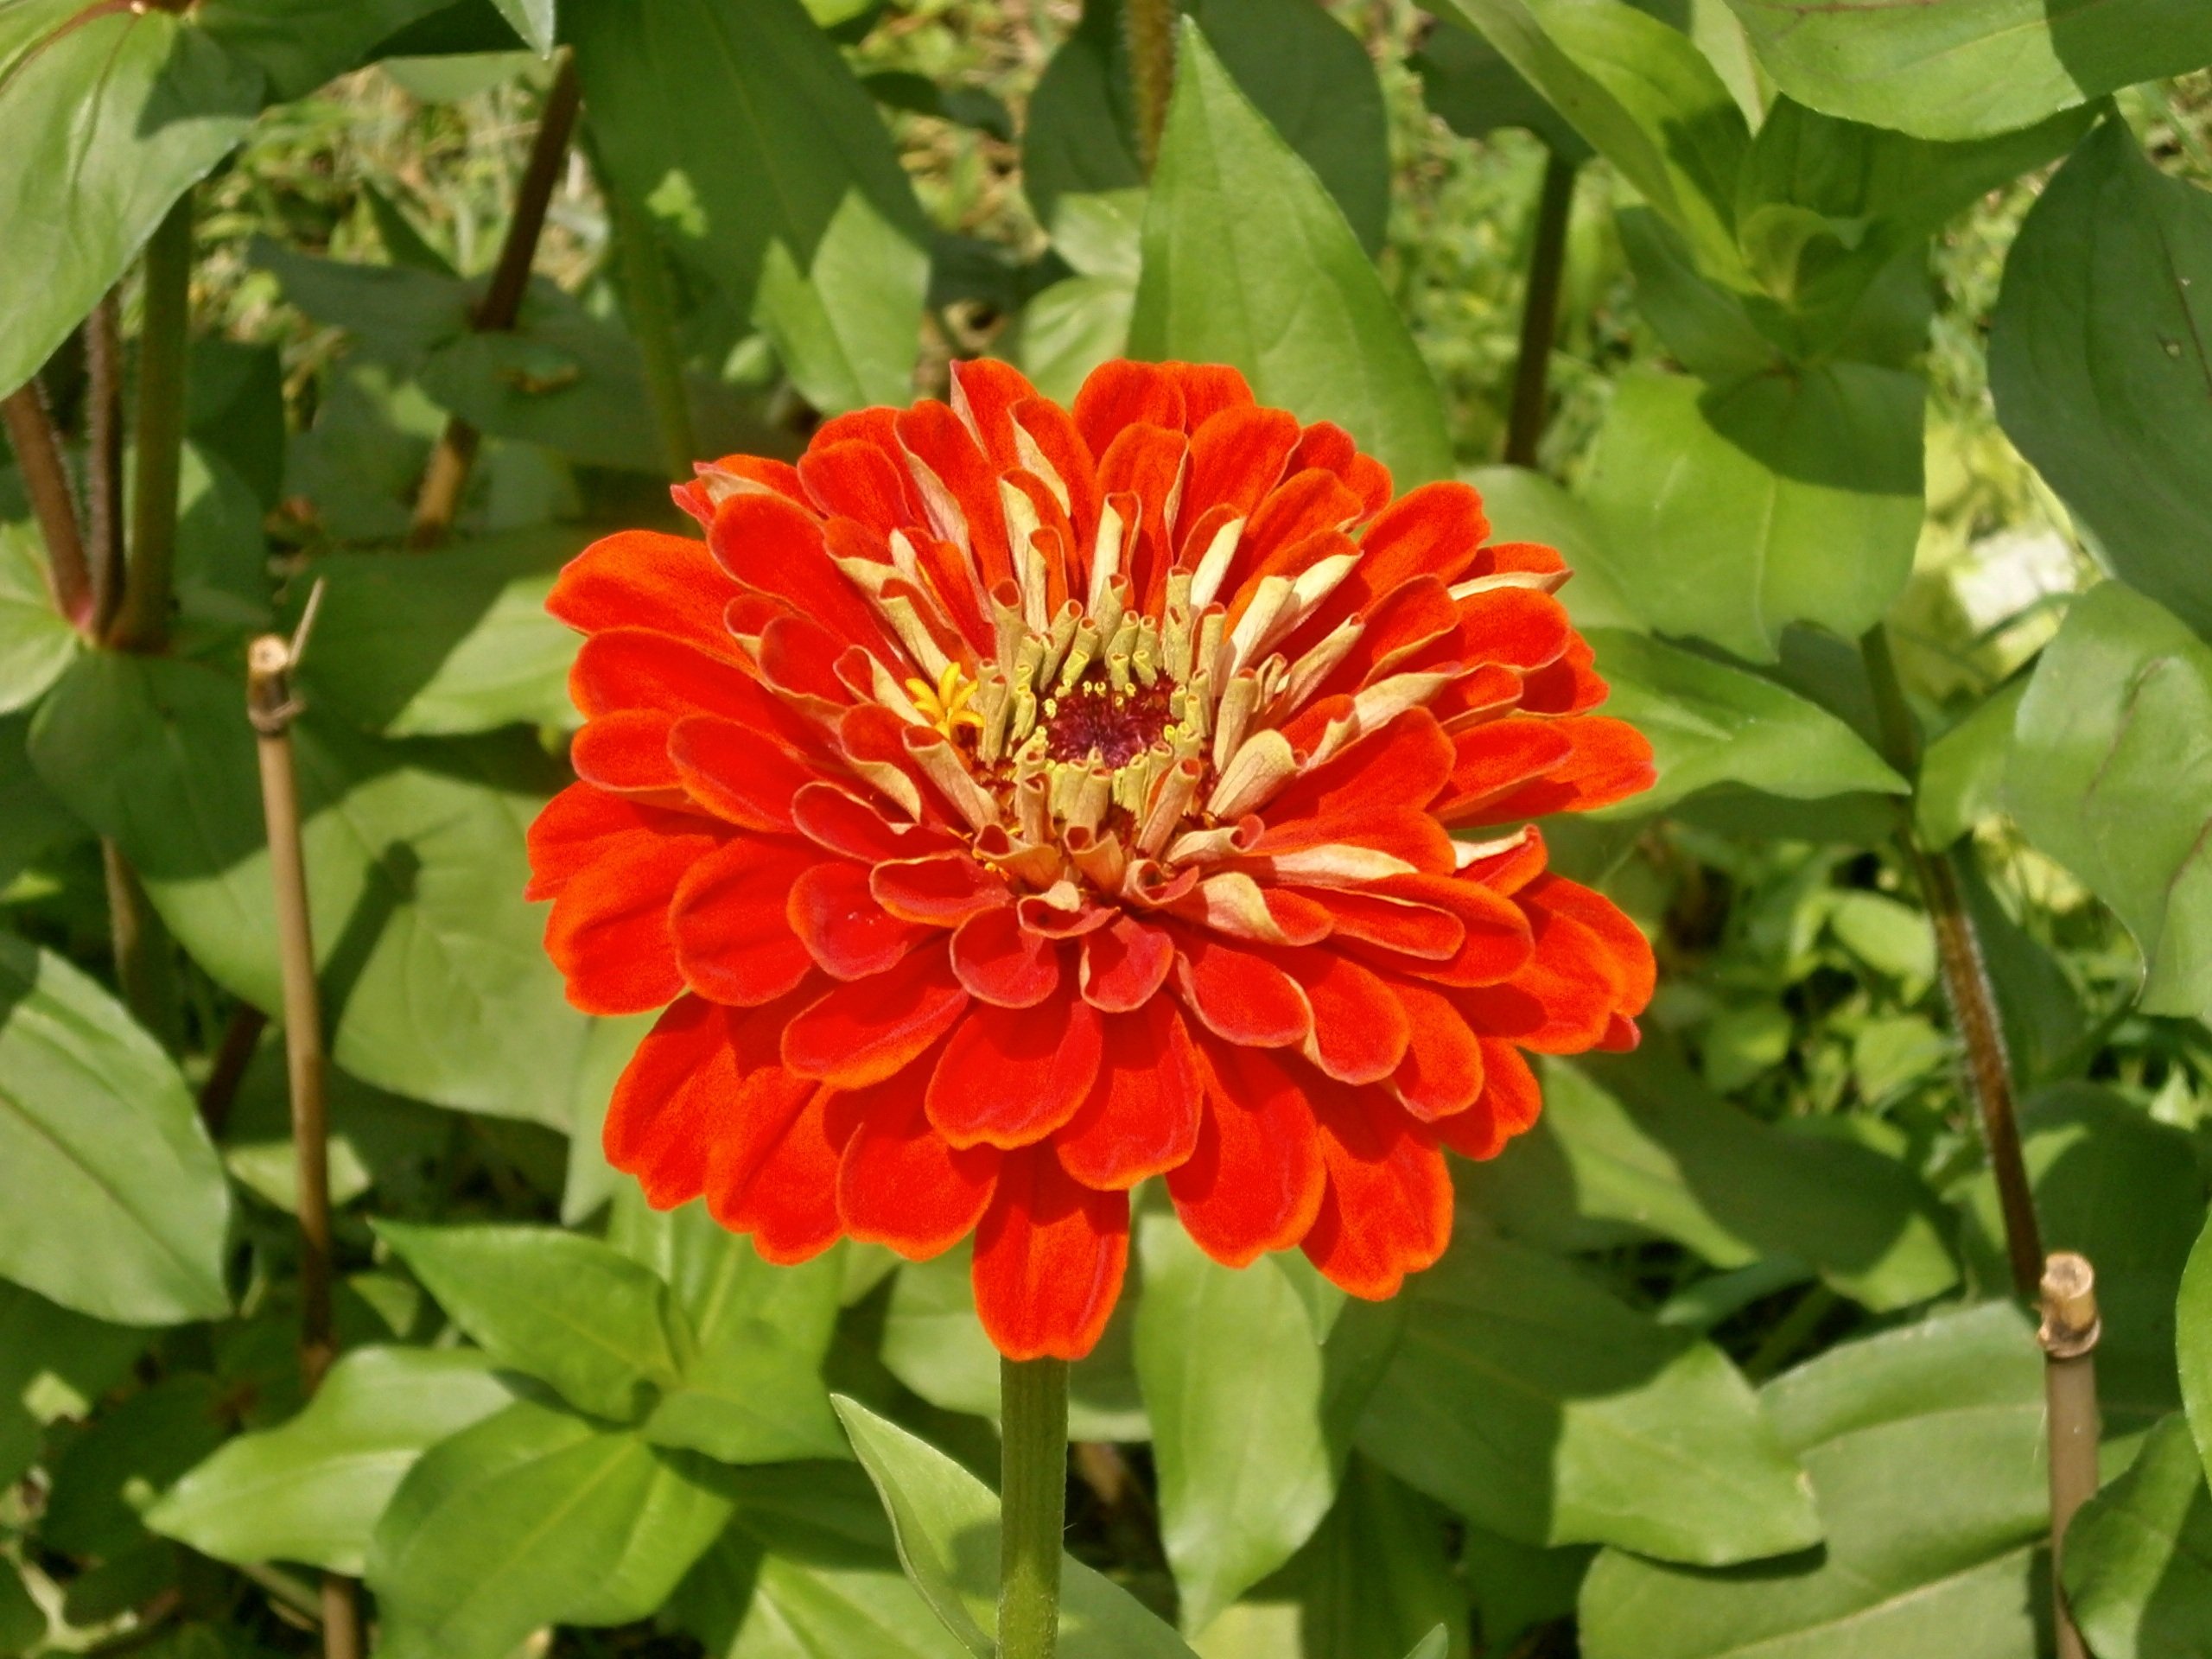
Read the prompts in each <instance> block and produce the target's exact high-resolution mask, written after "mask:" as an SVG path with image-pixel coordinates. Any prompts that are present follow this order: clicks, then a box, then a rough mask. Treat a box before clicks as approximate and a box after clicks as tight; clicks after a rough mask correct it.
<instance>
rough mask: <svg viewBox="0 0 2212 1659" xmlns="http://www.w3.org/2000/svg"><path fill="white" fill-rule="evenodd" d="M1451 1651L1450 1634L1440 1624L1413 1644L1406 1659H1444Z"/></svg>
mask: <svg viewBox="0 0 2212 1659" xmlns="http://www.w3.org/2000/svg"><path fill="white" fill-rule="evenodd" d="M1451 1651H1452V1637H1451V1633H1450V1632H1449V1631H1447V1630H1446V1629H1445V1628H1444V1626H1442V1625H1441V1624H1440V1625H1438V1626H1437V1627H1436V1628H1435V1629H1434V1630H1431V1631H1430V1632H1429V1633H1428V1634H1427V1636H1425V1637H1421V1640H1420V1641H1419V1642H1417V1643H1414V1647H1413V1649H1412V1651H1410V1652H1409V1653H1408V1654H1407V1655H1406V1659H1445V1656H1446V1655H1447V1654H1449V1653H1450V1652H1451Z"/></svg>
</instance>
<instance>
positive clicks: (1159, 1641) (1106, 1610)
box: [837, 1398, 1192, 1659]
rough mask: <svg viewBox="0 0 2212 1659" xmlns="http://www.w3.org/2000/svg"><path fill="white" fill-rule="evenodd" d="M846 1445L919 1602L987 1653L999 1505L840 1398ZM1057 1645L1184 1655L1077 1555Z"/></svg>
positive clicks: (1086, 1653)
mask: <svg viewBox="0 0 2212 1659" xmlns="http://www.w3.org/2000/svg"><path fill="white" fill-rule="evenodd" d="M837 1414H838V1415H839V1416H840V1417H842V1419H843V1420H844V1423H845V1433H847V1434H848V1435H849V1436H850V1437H851V1440H852V1443H853V1451H854V1453H855V1455H856V1456H857V1457H858V1458H859V1459H860V1461H861V1467H862V1468H864V1469H866V1470H867V1471H868V1478H869V1479H870V1480H872V1481H874V1483H875V1488H876V1491H877V1492H878V1493H879V1494H880V1496H881V1497H882V1499H883V1508H884V1511H885V1513H887V1515H888V1516H890V1517H891V1526H892V1530H893V1532H894V1533H895V1534H896V1535H897V1536H898V1540H899V1560H901V1561H902V1562H904V1563H905V1565H906V1576H907V1577H908V1578H909V1579H910V1580H912V1582H913V1585H914V1587H915V1588H916V1589H917V1590H918V1591H920V1592H921V1593H922V1599H924V1600H925V1601H926V1602H928V1603H929V1605H930V1608H931V1611H934V1612H935V1613H936V1614H937V1616H938V1618H939V1619H940V1620H942V1621H943V1623H944V1627H945V1628H946V1629H947V1630H950V1631H951V1632H952V1634H953V1635H954V1636H955V1637H957V1638H958V1640H959V1641H960V1643H961V1644H962V1645H963V1647H964V1648H965V1649H967V1650H968V1651H969V1653H970V1654H973V1655H974V1656H975V1659H992V1656H993V1652H994V1649H995V1645H996V1644H995V1642H994V1640H993V1635H992V1633H993V1632H994V1631H995V1630H996V1628H997V1625H998V1582H999V1503H998V1499H997V1497H995V1496H994V1495H993V1494H992V1492H991V1490H990V1488H988V1486H986V1485H984V1484H983V1483H982V1481H980V1480H978V1479H976V1477H975V1476H973V1475H971V1474H969V1472H968V1471H966V1470H965V1469H963V1468H962V1467H961V1466H960V1465H958V1464H957V1463H955V1462H954V1461H953V1460H952V1459H950V1458H948V1457H946V1456H945V1455H944V1452H939V1451H938V1450H937V1448H936V1447H934V1446H931V1445H929V1444H928V1443H927V1442H926V1441H924V1440H917V1439H915V1438H914V1436H912V1434H909V1433H907V1432H906V1430H905V1429H903V1428H900V1427H899V1426H898V1425H897V1424H895V1423H891V1422H887V1421H885V1420H884V1419H882V1418H880V1417H879V1416H877V1415H876V1414H874V1412H872V1411H870V1410H868V1408H867V1407H865V1406H862V1405H860V1404H858V1403H857V1402H854V1401H851V1400H847V1399H843V1398H840V1399H839V1400H838V1402H837ZM1060 1575H1061V1576H1060V1646H1059V1651H1060V1652H1061V1653H1062V1654H1064V1655H1065V1656H1066V1659H1192V1653H1191V1650H1190V1649H1188V1648H1186V1647H1185V1646H1184V1645H1183V1643H1182V1642H1181V1641H1180V1640H1179V1639H1178V1638H1177V1637H1176V1635H1175V1632H1174V1631H1173V1630H1170V1629H1169V1628H1168V1627H1167V1626H1166V1625H1165V1624H1161V1623H1160V1621H1159V1620H1158V1619H1156V1618H1154V1617H1153V1616H1152V1615H1151V1614H1150V1613H1148V1612H1147V1611H1145V1610H1144V1607H1143V1605H1142V1604H1141V1603H1140V1602H1138V1601H1137V1600H1136V1599H1135V1597H1133V1596H1131V1595H1130V1594H1129V1592H1128V1591H1126V1590H1123V1589H1122V1587H1121V1586H1118V1585H1116V1584H1114V1583H1113V1582H1111V1581H1110V1580H1107V1579H1105V1578H1103V1577H1102V1576H1100V1575H1099V1574H1098V1573H1096V1572H1094V1571H1092V1570H1091V1569H1090V1567H1085V1566H1084V1564H1083V1563H1082V1562H1080V1561H1077V1560H1062V1561H1061V1563H1060Z"/></svg>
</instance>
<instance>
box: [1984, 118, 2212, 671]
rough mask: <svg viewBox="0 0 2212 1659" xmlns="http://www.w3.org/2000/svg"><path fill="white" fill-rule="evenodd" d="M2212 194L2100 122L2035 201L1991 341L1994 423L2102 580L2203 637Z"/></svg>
mask: <svg viewBox="0 0 2212 1659" xmlns="http://www.w3.org/2000/svg"><path fill="white" fill-rule="evenodd" d="M2209 353H2212V194H2208V193H2207V192H2205V191H2203V190H2202V189H2200V188H2197V187H2196V186H2195V185H2191V184H2185V183H2183V181H2180V180H2178V179H2170V178H2168V177H2166V176H2165V175H2164V174H2163V173H2161V172H2159V171H2158V168H2156V167H2154V166H2152V164H2151V162H2149V161H2148V160H2146V159H2145V156H2143V153H2142V152H2141V151H2140V150H2139V149H2137V148H2136V145H2135V140H2134V138H2133V137H2132V136H2131V135H2130V134H2129V132H2128V130H2127V126H2126V123H2124V122H2120V121H2117V120H2113V121H2107V122H2106V123H2105V124H2103V125H2102V126H2101V127H2100V128H2098V130H2096V131H2095V132H2094V133H2092V134H2091V135H2090V136H2089V139H2088V142H2087V143H2084V144H2083V145H2082V147H2081V149H2078V150H2076V151H2075V154H2074V156H2073V157H2072V159H2071V160H2069V162H2067V163H2066V165H2065V166H2064V167H2063V168H2060V169H2059V172H2058V176H2057V177H2056V178H2054V179H2053V180H2052V181H2050V185H2049V186H2048V187H2047V188H2045V189H2044V193H2043V194H2042V196H2041V197H2040V198H2039V199H2038V200H2037V203H2036V206H2035V209H2034V211H2033V212H2031V213H2030V214H2029V215H2028V219H2027V223H2026V224H2024V225H2023V226H2021V227H2020V237H2019V240H2018V241H2017V242H2015V243H2014V244H2013V245H2012V254H2011V256H2010V257H2008V258H2007V259H2006V261H2005V290H2004V294H2003V296H2002V297H2001V298H2000V299H1999V302H1998V307H1997V315H1996V320H1995V322H1994V325H1993V332H1992V334H1991V336H1990V342H1989V383H1990V390H1991V391H1993V393H1994V394H1995V396H1996V399H1997V413H1998V417H1999V419H2000V420H2001V421H2003V423H2004V424H2005V432H2006V434H2007V435H2009V436H2010V437H2011V438H2012V441H2013V442H2015V443H2017V444H2018V445H2019V447H2020V452H2021V454H2024V455H2025V456H2027V458H2028V459H2029V460H2030V461H2033V462H2034V463H2035V464H2036V467H2037V469H2038V470H2039V471H2041V472H2042V474H2044V477H2045V478H2047V479H2049V480H2050V482H2051V484H2052V486H2054V487H2055V488H2056V490H2057V491H2058V493H2060V494H2061V495H2063V496H2064V497H2065V498H2066V503H2067V505H2069V507H2071V508H2072V509H2073V510H2074V511H2075V513H2076V514H2078V515H2079V516H2080V518H2081V519H2082V523H2083V524H2085V525H2086V526H2087V527H2088V530H2089V531H2091V532H2092V533H2093V534H2094V536H2095V537H2096V539H2097V543H2098V546H2099V548H2100V549H2101V551H2102V552H2103V554H2104V556H2105V558H2106V560H2107V563H2110V565H2111V566H2112V569H2113V571H2114V572H2115V573H2117V574H2118V575H2120V577H2121V578H2122V579H2124V580H2125V581H2126V582H2128V583H2129V584H2130V585H2131V586H2133V587H2135V588H2139V589H2141V590H2142V591H2143V592H2144V593H2145V594H2149V595H2150V596H2151V597H2152V598H2153V599H2155V600H2157V601H2158V602H2159V603H2160V604H2162V605H2164V606H2166V607H2168V608H2169V609H2171V611H2173V612H2174V613H2175V614H2176V615H2177V616H2179V617H2180V618H2181V619H2182V620H2183V621H2185V622H2187V623H2189V624H2190V626H2193V627H2194V628H2195V629H2196V631H2197V632H2198V633H2199V634H2201V635H2204V636H2206V637H2212V561H2208V560H2207V559H2206V558H2205V557H2204V554H2203V550H2204V547H2205V545H2206V543H2207V542H2208V540H2212V354H2209Z"/></svg>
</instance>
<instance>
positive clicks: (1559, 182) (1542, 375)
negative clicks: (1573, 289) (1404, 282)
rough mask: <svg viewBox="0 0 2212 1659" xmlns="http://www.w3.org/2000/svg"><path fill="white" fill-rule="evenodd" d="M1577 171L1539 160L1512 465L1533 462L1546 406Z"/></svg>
mask: <svg viewBox="0 0 2212 1659" xmlns="http://www.w3.org/2000/svg"><path fill="white" fill-rule="evenodd" d="M1577 170H1578V169H1577V168H1576V166H1575V164H1574V163H1573V162H1571V161H1568V160H1567V159H1566V158H1565V157H1564V156H1560V154H1559V153H1558V152H1557V151H1556V150H1553V151H1549V152H1548V153H1547V155H1546V156H1545V158H1544V181H1543V186H1542V188H1541V191H1540V192H1539V194H1538V195H1537V197H1536V224H1535V232H1534V234H1533V235H1532V237H1531V238H1530V241H1529V282H1528V287H1527V290H1526V292H1525V293H1524V294H1523V296H1522V301H1521V351H1520V355H1519V356H1518V357H1517V358H1516V359H1515V361H1514V365H1513V404H1512V408H1511V411H1510V414H1509V415H1508V416H1507V420H1506V427H1505V459H1506V461H1507V462H1508V464H1510V465H1511V466H1515V467H1534V466H1535V464H1536V444H1537V441H1538V440H1539V439H1541V437H1542V436H1543V435H1544V417H1545V416H1546V415H1547V413H1548V411H1549V408H1550V404H1551V367H1552V346H1553V343H1554V341H1555V340H1557V339H1558V338H1559V296H1560V279H1561V278H1562V277H1564V276H1565V275H1566V272H1567V225H1568V222H1569V220H1570V219H1572V218H1573V212H1574V180H1575V175H1576V172H1577Z"/></svg>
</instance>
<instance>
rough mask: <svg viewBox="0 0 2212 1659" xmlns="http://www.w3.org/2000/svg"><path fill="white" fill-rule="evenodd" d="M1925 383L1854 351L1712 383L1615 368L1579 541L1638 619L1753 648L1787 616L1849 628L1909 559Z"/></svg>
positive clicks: (1854, 632)
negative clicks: (1591, 529) (1620, 373)
mask: <svg viewBox="0 0 2212 1659" xmlns="http://www.w3.org/2000/svg"><path fill="white" fill-rule="evenodd" d="M1923 395H1924V393H1923V386H1922V384H1921V382H1920V381H1919V380H1918V379H1917V378H1915V377H1914V376H1912V375H1910V374H1904V373H1901V372H1897V371H1896V370H1892V369H1881V368H1875V367H1872V366H1871V365H1866V364H1859V363H1837V364H1833V365H1829V366H1827V367H1825V368H1818V369H1806V370H1802V371H1795V372H1775V373H1770V374H1760V375H1755V376H1752V377H1751V378H1748V379H1745V380H1741V381H1738V382H1736V383H1735V384H1733V385H1728V386H1725V387H1716V388H1710V389H1708V388H1707V387H1705V386H1703V385H1700V383H1699V382H1698V381H1696V380H1693V379H1691V378H1688V377H1687V376H1681V375H1666V374H1655V373H1650V372H1637V373H1632V374H1630V375H1628V376H1626V377H1624V378H1623V379H1622V380H1621V382H1620V384H1619V386H1618V390H1617V391H1615V393H1614V396H1613V404H1612V408H1611V411H1610V412H1609V413H1608V414H1607V416H1606V417H1605V428H1604V429H1603V431H1602V432H1601V433H1600V434H1599V440H1598V450H1597V454H1596V455H1595V457H1594V458H1593V459H1592V463H1591V474H1590V478H1589V481H1588V486H1587V489H1586V499H1587V500H1588V502H1589V504H1590V506H1591V507H1592V510H1593V511H1594V512H1595V513H1596V514H1597V517H1598V519H1599V523H1600V524H1601V525H1602V526H1603V528H1604V530H1605V536H1604V537H1602V538H1601V539H1600V540H1599V543H1597V544H1596V545H1595V546H1593V547H1592V550H1591V556H1592V558H1593V560H1594V561H1595V562H1597V563H1600V564H1601V565H1602V566H1603V567H1604V569H1605V575H1606V576H1607V577H1609V578H1610V580H1611V583H1612V585H1613V586H1614V587H1615V588H1618V591H1619V592H1620V593H1621V594H1622V595H1623V596H1624V598H1625V599H1626V601H1628V603H1629V604H1630V606H1632V607H1634V608H1635V611H1636V613H1637V617H1638V618H1639V619H1640V620H1642V621H1643V624H1644V625H1645V626H1649V627H1650V628H1653V629H1656V630H1657V631H1658V632H1662V633H1676V634H1692V635H1695V636H1696V637H1697V638H1699V639H1709V640H1711V641H1712V642H1713V644H1714V645H1719V646H1721V647H1723V648H1724V649H1726V650H1728V651H1731V652H1734V653H1735V654H1736V655H1737V656H1738V657H1742V658H1746V659H1747V660H1750V661H1753V662H1772V661H1773V660H1775V658H1777V656H1778V655H1779V653H1780V650H1781V641H1782V633H1783V629H1784V628H1786V627H1788V626H1789V624H1791V623H1793V622H1816V623H1818V624H1820V625H1821V626H1823V627H1825V628H1827V629H1829V630H1831V631H1832V632H1836V633H1839V634H1841V635H1843V636H1844V637H1845V638H1847V639H1856V638H1857V637H1858V636H1859V634H1861V633H1863V632H1866V629H1867V628H1869V627H1871V626H1872V625H1873V624H1874V623H1875V622H1876V621H1878V620H1880V618H1881V616H1882V613H1884V612H1885V610H1887V609H1888V607H1889V605H1890V601H1891V600H1893V599H1895V598H1896V597H1897V593H1898V591H1899V590H1900V589H1901V588H1903V587H1904V581H1905V578H1906V577H1907V576H1908V575H1910V574H1911V570H1912V555H1913V549H1914V547H1915V545H1916V543H1917V541H1918V538H1919V534H1920V521H1921V517H1922V512H1923V502H1922V480H1921V405H1922V402H1923Z"/></svg>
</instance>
